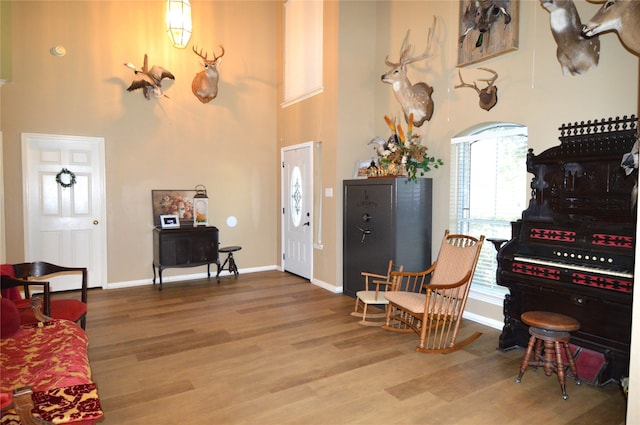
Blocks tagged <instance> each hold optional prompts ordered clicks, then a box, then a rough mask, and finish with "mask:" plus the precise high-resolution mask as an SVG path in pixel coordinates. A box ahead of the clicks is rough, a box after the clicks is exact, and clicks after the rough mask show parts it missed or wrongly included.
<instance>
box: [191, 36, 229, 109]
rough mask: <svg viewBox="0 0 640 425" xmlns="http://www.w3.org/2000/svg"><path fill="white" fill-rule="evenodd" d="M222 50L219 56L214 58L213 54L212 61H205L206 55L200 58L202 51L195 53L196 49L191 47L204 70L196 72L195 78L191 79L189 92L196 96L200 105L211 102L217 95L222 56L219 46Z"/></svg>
mask: <svg viewBox="0 0 640 425" xmlns="http://www.w3.org/2000/svg"><path fill="white" fill-rule="evenodd" d="M220 48H221V49H222V53H220V56H216V55H215V53H214V54H213V59H211V60H208V59H207V53H205V54H204V56H202V49H200V52H199V53H198V51H196V48H195V47H193V53H195V54H196V55H198V56H199V57H200V59H202V60H201V61H200V62H201V63H202V66H204V70H202V71H200V72H198V73H197V74H196V76H195V77H193V82H192V83H191V91H193V94H195V95H196V97H197V98H198V100H200V102H202V103H208V102H211V101H212V100H213V99H215V98H216V96H217V95H218V77H219V75H218V65H219V64H220V61H221V60H222V57H223V56H224V47H222V46H220Z"/></svg>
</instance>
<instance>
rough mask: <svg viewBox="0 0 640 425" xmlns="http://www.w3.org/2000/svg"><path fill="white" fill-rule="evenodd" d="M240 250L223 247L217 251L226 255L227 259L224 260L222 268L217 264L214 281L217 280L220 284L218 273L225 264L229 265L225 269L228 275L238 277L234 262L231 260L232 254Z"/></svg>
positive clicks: (233, 247)
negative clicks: (231, 274)
mask: <svg viewBox="0 0 640 425" xmlns="http://www.w3.org/2000/svg"><path fill="white" fill-rule="evenodd" d="M241 249H242V247H241V246H225V247H222V248H220V249H218V252H226V253H227V258H226V260H224V263H223V264H222V267H220V264H218V273H217V274H216V279H218V282H220V272H221V271H223V270H224V268H225V267H226V266H227V264H229V266H228V268H227V270H229V273H233V274H235V275H236V277H238V266H237V265H236V260H235V259H234V258H233V253H234V252H236V251H240V250H241Z"/></svg>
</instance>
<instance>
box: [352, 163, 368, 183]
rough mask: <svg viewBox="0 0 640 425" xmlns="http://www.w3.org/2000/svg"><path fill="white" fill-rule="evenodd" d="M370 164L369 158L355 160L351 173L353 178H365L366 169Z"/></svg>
mask: <svg viewBox="0 0 640 425" xmlns="http://www.w3.org/2000/svg"><path fill="white" fill-rule="evenodd" d="M369 165H371V160H370V159H363V160H360V161H356V170H355V173H354V175H353V178H354V179H366V178H367V169H368V168H369Z"/></svg>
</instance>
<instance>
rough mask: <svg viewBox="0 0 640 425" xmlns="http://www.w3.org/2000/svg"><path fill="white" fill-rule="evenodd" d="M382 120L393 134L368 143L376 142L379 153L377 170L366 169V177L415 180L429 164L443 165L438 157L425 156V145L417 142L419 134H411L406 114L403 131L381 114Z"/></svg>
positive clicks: (423, 172)
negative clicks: (398, 177) (367, 173)
mask: <svg viewBox="0 0 640 425" xmlns="http://www.w3.org/2000/svg"><path fill="white" fill-rule="evenodd" d="M384 120H385V121H386V122H387V125H388V126H389V129H391V131H392V132H393V134H392V135H391V137H389V139H388V140H387V141H386V142H385V141H384V140H382V139H381V138H379V137H377V138H375V139H373V140H372V141H370V142H369V143H370V144H371V143H376V144H377V145H378V146H376V147H375V151H376V153H377V154H378V156H379V164H378V167H377V170H373V169H370V171H369V177H387V176H403V177H408V178H409V179H411V180H413V181H416V179H417V177H418V175H419V176H424V174H425V173H427V172H429V171H431V167H433V168H438V167H439V166H440V165H443V164H444V162H443V161H442V160H441V159H439V158H435V157H433V156H429V155H427V149H428V148H427V147H426V146H424V145H423V144H421V136H420V135H419V134H414V133H413V121H412V117H409V124H408V125H407V126H408V127H407V133H406V134H405V132H404V130H403V129H402V126H401V125H400V124H398V125H397V126H396V124H395V122H394V121H392V120H391V118H389V117H388V116H386V115H385V117H384ZM372 174H375V176H374V175H372Z"/></svg>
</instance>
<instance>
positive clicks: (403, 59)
mask: <svg viewBox="0 0 640 425" xmlns="http://www.w3.org/2000/svg"><path fill="white" fill-rule="evenodd" d="M435 27H436V18H435V16H434V17H433V26H432V27H431V28H430V29H429V34H428V36H427V48H426V49H425V51H424V53H422V54H421V55H419V56H413V57H411V56H410V53H411V45H410V44H409V32H410V30H409V31H407V35H406V36H405V37H404V41H403V42H402V47H401V48H400V59H399V62H398V63H394V62H389V56H387V58H386V59H385V63H386V64H387V66H388V67H389V71H388V72H387V73H386V74H383V75H382V77H381V78H382V82H383V83H388V84H391V87H392V88H393V94H394V95H395V97H396V99H397V100H398V102H399V103H400V106H402V111H403V112H404V118H405V120H406V121H407V122H408V121H409V116H410V115H411V114H413V125H415V126H416V127H420V126H421V125H422V124H423V123H424V122H425V121H428V120H430V119H431V116H432V115H433V100H432V99H431V94H432V93H433V88H432V87H431V86H429V85H427V84H426V83H417V84H411V82H410V81H409V78H407V65H409V64H410V63H413V62H417V61H421V60H424V59H427V58H429V57H430V56H431V42H432V41H433V33H434V31H435Z"/></svg>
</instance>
